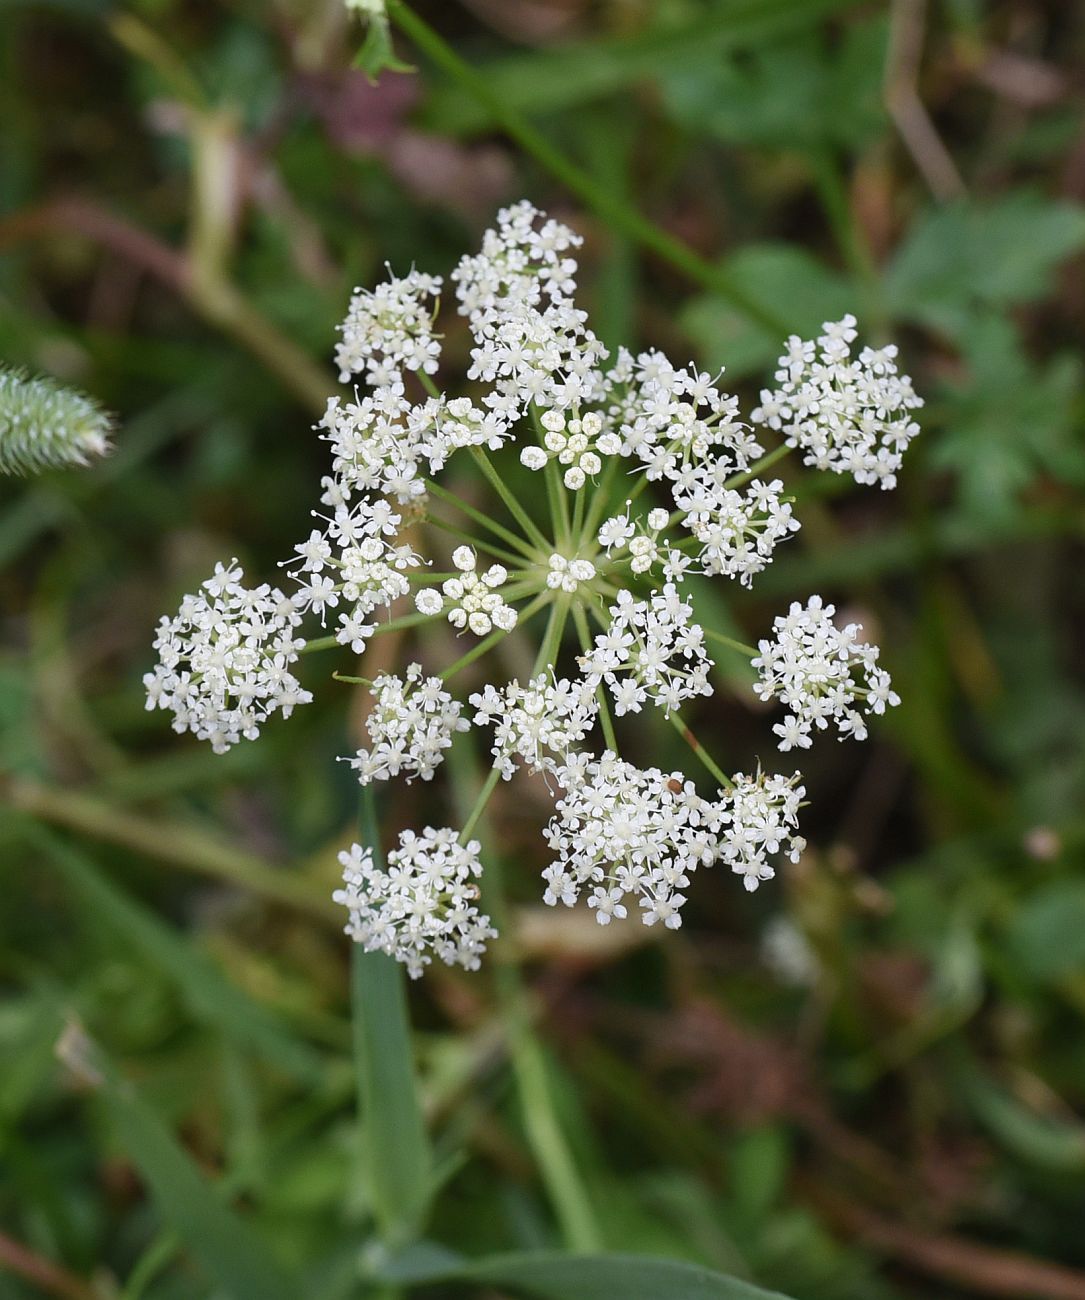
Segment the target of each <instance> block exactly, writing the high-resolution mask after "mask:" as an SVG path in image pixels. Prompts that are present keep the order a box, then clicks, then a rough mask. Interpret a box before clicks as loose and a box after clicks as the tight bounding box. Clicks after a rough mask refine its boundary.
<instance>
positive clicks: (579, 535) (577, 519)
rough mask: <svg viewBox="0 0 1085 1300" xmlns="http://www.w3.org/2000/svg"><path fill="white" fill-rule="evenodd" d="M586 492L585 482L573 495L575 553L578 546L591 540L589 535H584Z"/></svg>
mask: <svg viewBox="0 0 1085 1300" xmlns="http://www.w3.org/2000/svg"><path fill="white" fill-rule="evenodd" d="M587 492H588V487H587V484H585V485H584V486H583V487H582V488H581V489H580V491H579V492H577V493H576V494H575V495H574V497H573V523H572V540H573V545H574V546H575V547H576V550H577V554H579V553H580V548H581V547H582V546H584V545H585V544H586V543H587V542H588V541H590V540H591V538H590V537H588V536H585V535H584V508H585V497H586V496H587Z"/></svg>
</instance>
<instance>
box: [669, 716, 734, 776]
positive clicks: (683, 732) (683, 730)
mask: <svg viewBox="0 0 1085 1300" xmlns="http://www.w3.org/2000/svg"><path fill="white" fill-rule="evenodd" d="M667 721H668V722H669V723H670V724H671V726H672V727H673V728H674V729H675V731H677V732H678V734H679V735H680V736H681V737H682V739H683V740H684V741H685V742H686V744H687V745H688V746H689V747H690V749H692V750H693V752H694V753H695V754H696V755H697V757H698V758H699V759H700V760H701V762H702V763H703V764H704V765H705V767H706V768H707V769H708V770H709V771H710V772H711V773H712V775H713V776H714V777H715V778H716V780H717V781H718V782H719V783H720V785H721V786H723V787H724V789H726V790H731V789H733V788H734V783H733V782H732V780H731V778H730V777H729V776H728V775H727V773H726V772H725V771H724V770H723V768H722V767H720V765H719V764H718V763H717V762H716V760H715V759H714V758H713V757H712V755H711V754H710V753H709V752H708V751H707V750H706V749H705V747H704V746H703V745H702V744H701V742H700V741H699V740H698V739H697V737H696V736H695V735H694V734H693V732H692V731H690V729H689V727H687V726H686V724H685V723H684V722H683V721H682V719H681V718H680V717H679V716H678V714H677V713H669V714H668V715H667Z"/></svg>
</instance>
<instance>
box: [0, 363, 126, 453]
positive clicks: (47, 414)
mask: <svg viewBox="0 0 1085 1300" xmlns="http://www.w3.org/2000/svg"><path fill="white" fill-rule="evenodd" d="M112 423H113V422H112V420H111V418H110V416H109V415H108V414H107V412H105V411H104V410H102V408H101V407H100V406H99V405H98V403H97V402H95V401H94V399H93V398H91V397H87V396H86V395H85V394H84V393H78V392H76V391H75V390H74V389H71V388H65V387H63V386H62V385H61V384H58V383H57V382H56V381H55V380H52V379H45V378H37V379H34V378H31V377H30V376H28V375H27V374H26V372H25V371H21V370H14V369H10V368H8V367H0V473H4V474H17V475H28V474H40V473H41V472H42V470H46V469H54V468H59V467H63V466H68V465H89V464H90V462H91V460H92V458H93V457H95V456H104V455H105V454H106V453H107V452H108V451H109V449H110V443H109V434H110V431H111V429H112Z"/></svg>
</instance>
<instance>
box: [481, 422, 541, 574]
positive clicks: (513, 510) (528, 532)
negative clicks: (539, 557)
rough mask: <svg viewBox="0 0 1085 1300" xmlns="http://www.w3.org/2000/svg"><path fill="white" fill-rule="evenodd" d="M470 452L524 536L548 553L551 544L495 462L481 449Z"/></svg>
mask: <svg viewBox="0 0 1085 1300" xmlns="http://www.w3.org/2000/svg"><path fill="white" fill-rule="evenodd" d="M470 451H471V456H472V458H473V460H474V462H475V464H476V465H477V466H478V467H479V469H481V470H482V472H483V474H485V475H486V478H487V479H488V480H489V482H490V486H491V487H492V488H493V490H494V491H495V492H496V493H497V495H498V496H499V497H500V498H501V500H502V501H503V502H504V503H505V507H506V509H507V510H508V512H509V514H511V515H512V517H513V518H514V519H515V520H516V522H517V523H518V524H519V525H520V527H521V528H522V529H523V530H524V535H525V536H526V537H528V538H530V539H531V540H532V541H533V542H534V543H535V545H536V546H540V547H542V549H543V551H544V552H547V553H548V550H549V543H548V542H547V540H546V538H545V537H544V536H543V535H542V533H541V532H540V531H539V529H538V527H537V525H536V524H535V522H534V520H533V519H532V518H531V516H530V515H529V514H528V513H527V511H526V510H525V509H524V507H523V506H522V505H521V504H520V502H519V501H517V499H516V497H515V496H514V495H513V493H512V491H511V490H510V489H509V486H508V484H507V483H506V482H505V481H504V479H503V478H502V477H501V475H500V474H499V473H498V472H497V470H496V469H495V467H494V463H493V461H492V460H491V459H490V458H489V456H487V454H486V452H485V451H484V450H483V449H482V448H481V447H472V448H471V449H470Z"/></svg>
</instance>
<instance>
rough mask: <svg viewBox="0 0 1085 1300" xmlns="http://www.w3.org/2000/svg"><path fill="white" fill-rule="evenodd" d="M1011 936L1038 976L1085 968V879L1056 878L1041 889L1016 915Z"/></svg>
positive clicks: (1029, 971)
mask: <svg viewBox="0 0 1085 1300" xmlns="http://www.w3.org/2000/svg"><path fill="white" fill-rule="evenodd" d="M1008 939H1009V944H1010V948H1011V951H1012V952H1013V953H1014V955H1015V956H1016V958H1017V961H1018V963H1019V965H1020V967H1021V969H1022V970H1023V971H1024V972H1025V973H1026V974H1028V975H1030V976H1031V977H1032V978H1033V979H1035V980H1041V981H1045V982H1047V981H1051V980H1057V979H1060V978H1062V977H1063V976H1066V975H1072V974H1074V973H1075V972H1078V973H1080V972H1085V881H1081V880H1057V881H1054V882H1052V883H1051V884H1049V885H1047V886H1046V887H1044V888H1043V889H1040V890H1038V891H1037V892H1036V893H1035V894H1033V895H1032V897H1031V898H1029V899H1027V900H1026V901H1025V903H1024V905H1023V906H1022V907H1021V909H1020V910H1019V911H1018V912H1017V914H1016V915H1015V917H1014V920H1013V923H1012V925H1011V926H1010V930H1009V936H1008Z"/></svg>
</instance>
